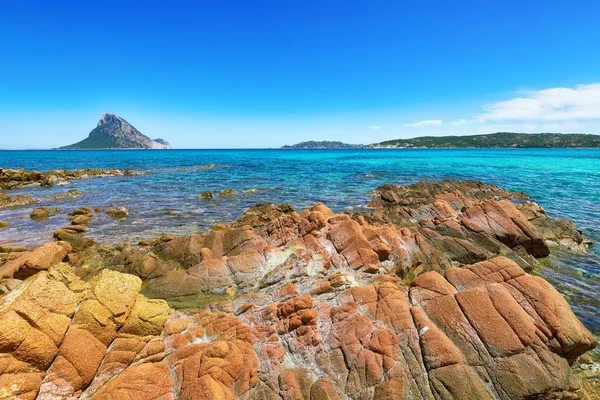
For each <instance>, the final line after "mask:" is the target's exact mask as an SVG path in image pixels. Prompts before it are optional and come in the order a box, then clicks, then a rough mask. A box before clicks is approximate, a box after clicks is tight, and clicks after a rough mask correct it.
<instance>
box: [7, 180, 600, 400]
mask: <svg viewBox="0 0 600 400" xmlns="http://www.w3.org/2000/svg"><path fill="white" fill-rule="evenodd" d="M515 196H517V197H520V198H525V195H522V194H516V195H515V194H513V193H509V192H505V191H503V190H502V189H500V188H498V187H496V186H491V185H483V184H481V183H478V182H452V181H447V182H437V183H421V184H417V185H413V186H409V187H405V188H400V187H394V186H384V187H382V188H380V189H379V190H377V191H376V192H375V194H374V199H373V202H372V207H373V208H372V211H371V212H369V213H360V214H356V215H352V216H351V215H346V214H334V213H333V212H332V211H331V210H330V209H329V208H327V207H326V206H325V205H323V204H316V205H314V206H312V207H310V208H308V209H306V210H303V211H301V212H296V211H295V210H294V209H293V208H292V207H290V206H287V205H273V204H266V203H264V204H259V205H256V206H254V207H252V208H250V209H249V210H248V211H247V212H246V213H244V215H242V216H241V217H240V218H239V219H238V220H237V221H235V222H234V223H233V224H231V225H228V226H216V227H214V228H213V229H212V230H211V231H209V232H207V233H203V234H192V235H189V236H186V237H174V236H170V235H165V236H163V237H161V238H159V239H156V240H153V241H149V242H143V243H142V244H140V245H139V246H130V245H122V244H119V245H109V244H95V243H93V242H91V243H89V244H87V245H83V246H79V247H75V246H73V245H72V243H70V242H69V238H65V240H63V241H57V242H54V243H49V244H46V245H44V246H42V247H40V248H38V249H34V250H32V251H28V250H27V249H23V248H15V247H7V248H4V249H3V248H1V247H0V252H2V251H4V250H7V251H6V252H4V253H3V254H5V255H3V256H1V257H0V290H2V292H4V293H5V294H4V295H0V398H2V396H4V398H20V399H34V398H38V399H57V398H61V399H70V398H81V399H134V398H135V399H236V398H239V399H306V400H320V399H361V400H362V399H404V398H405V399H413V398H417V399H420V398H422V399H465V398H469V399H470V398H473V399H475V398H477V399H479V398H481V399H486V398H489V399H521V398H523V399H524V398H585V396H587V395H588V394H587V393H586V392H585V391H584V390H583V389H581V388H580V386H579V382H578V377H577V376H576V375H575V374H574V373H573V369H572V368H571V366H572V365H573V363H575V362H576V360H577V358H578V357H579V356H581V355H582V354H584V353H585V352H587V351H588V350H590V349H593V348H594V347H595V346H596V338H595V337H594V336H593V335H592V334H591V333H590V332H589V331H588V330H587V329H586V328H585V327H584V326H583V325H582V323H581V322H580V321H579V320H578V319H577V317H576V316H575V315H574V314H573V312H572V311H571V309H570V307H569V305H568V304H567V302H566V301H565V300H564V299H563V297H562V296H561V295H560V294H559V293H558V292H557V291H556V290H555V289H554V288H552V287H551V285H549V284H548V283H547V282H546V281H545V280H543V279H542V278H539V277H536V276H532V275H529V274H528V273H527V272H526V269H530V268H531V267H532V265H535V264H536V262H537V261H536V260H537V259H538V258H540V257H544V256H546V255H547V254H548V252H549V247H548V245H547V242H548V241H552V240H554V239H557V238H556V235H555V237H550V236H551V234H550V233H549V232H560V235H561V237H560V238H561V239H562V240H563V242H564V243H565V244H566V245H568V246H571V245H572V244H573V243H578V242H580V243H579V244H578V245H583V244H584V243H583V241H584V239H583V237H582V236H581V237H580V236H577V235H575V236H574V237H572V238H570V240H571V241H570V242H567V241H565V240H566V239H567V238H566V236H567V233H565V232H567V231H564V230H559V229H557V230H553V229H552V228H551V227H552V224H559V223H560V222H556V221H554V222H553V221H552V220H551V219H547V217H546V219H547V220H546V219H544V218H542V216H541V214H540V213H539V212H538V213H530V214H528V213H529V212H530V210H532V209H536V208H532V206H531V205H528V206H527V208H526V210H527V212H521V211H520V210H519V207H518V206H515V205H514V204H513V203H512V202H511V201H510V200H511V199H513V198H514V197H515ZM523 204H525V203H523ZM536 210H537V209H536ZM538 211H539V210H538ZM534 215H535V217H534ZM543 215H545V214H543ZM542 220H543V224H542V223H541V222H540V221H542ZM538 226H542V227H547V228H549V229H547V230H544V232H546V233H544V234H542V233H540V229H539V228H538ZM82 234H84V233H82ZM547 236H548V237H547ZM561 243H562V242H561V240H557V241H556V244H557V245H560V244H561ZM0 293H1V292H0ZM165 300H166V301H165ZM11 396H12V397H11Z"/></svg>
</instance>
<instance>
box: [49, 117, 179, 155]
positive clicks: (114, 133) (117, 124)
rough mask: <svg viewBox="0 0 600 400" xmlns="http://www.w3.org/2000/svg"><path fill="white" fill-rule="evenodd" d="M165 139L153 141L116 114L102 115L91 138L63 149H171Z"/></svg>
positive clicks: (90, 135)
mask: <svg viewBox="0 0 600 400" xmlns="http://www.w3.org/2000/svg"><path fill="white" fill-rule="evenodd" d="M170 148H171V145H170V144H169V143H168V142H167V141H166V140H164V139H156V140H152V139H150V138H149V137H148V136H146V135H144V134H143V133H141V132H140V131H138V130H137V129H136V128H135V127H133V126H132V125H131V124H130V123H129V122H127V121H125V120H124V119H123V118H121V117H119V116H118V115H115V114H102V116H101V117H100V121H98V125H97V126H96V128H94V129H93V130H92V131H91V132H90V134H89V136H88V137H87V138H86V139H84V140H82V141H80V142H78V143H75V144H72V145H69V146H65V147H61V149H68V150H75V149H170Z"/></svg>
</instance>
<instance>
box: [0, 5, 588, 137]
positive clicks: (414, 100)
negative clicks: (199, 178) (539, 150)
mask: <svg viewBox="0 0 600 400" xmlns="http://www.w3.org/2000/svg"><path fill="white" fill-rule="evenodd" d="M2 8H3V10H2V11H3V12H2V13H1V14H0V38H2V39H0V44H1V45H2V47H1V49H2V62H1V63H0V148H8V149H18V148H54V147H59V146H64V145H68V144H71V143H74V142H77V141H79V140H81V139H83V138H85V137H86V136H87V134H88V133H89V132H90V131H91V130H92V129H93V128H94V127H95V126H96V123H97V121H98V119H99V118H100V116H101V115H102V114H103V113H115V114H117V115H119V116H121V117H123V118H124V119H126V120H127V121H129V122H130V123H131V124H132V125H134V126H135V127H136V128H138V129H139V130H140V131H141V132H142V133H144V134H145V135H147V136H149V137H151V138H158V137H161V138H163V139H166V140H167V141H169V142H170V143H171V144H172V145H173V147H175V148H254V147H257V148H265V147H279V146H282V145H285V144H294V143H298V142H302V141H308V140H318V141H320V140H330V141H342V142H346V143H375V142H380V141H384V140H389V139H398V138H410V137H417V136H425V135H432V136H442V135H467V134H479V133H491V132H497V131H511V132H531V133H533V132H563V133H570V132H578V133H600V69H598V65H600V53H599V52H597V51H593V48H592V47H590V44H592V43H595V42H596V41H597V40H598V39H599V38H600V24H598V23H597V21H596V19H597V15H599V14H600V4H599V3H597V2H592V1H588V0H585V1H581V2H576V3H571V4H569V5H568V9H566V8H565V6H564V3H563V2H559V1H546V2H541V1H532V2H527V4H523V3H522V2H517V1H512V0H511V1H504V2H499V1H484V0H472V1H466V2H461V4H460V5H457V4H450V3H448V2H438V1H429V2H419V4H402V3H400V2H393V1H384V0H377V1H365V0H363V1H349V2H348V1H345V2H341V1H332V2H327V4H323V2H317V1H304V2H275V1H256V2H252V5H249V4H248V3H246V2H239V1H237V2H236V1H223V2H218V4H217V3H212V2H211V3H206V4H200V3H192V2H189V3H187V2H170V3H169V4H168V5H167V6H165V5H164V4H163V3H161V2H156V1H149V2H144V3H138V4H134V3H133V2H132V3H127V4H121V3H119V2H115V1H104V2H94V4H93V5H92V4H85V3H81V2H61V4H60V5H58V4H50V3H47V2H41V1H29V2H13V3H10V4H4V5H3V7H2Z"/></svg>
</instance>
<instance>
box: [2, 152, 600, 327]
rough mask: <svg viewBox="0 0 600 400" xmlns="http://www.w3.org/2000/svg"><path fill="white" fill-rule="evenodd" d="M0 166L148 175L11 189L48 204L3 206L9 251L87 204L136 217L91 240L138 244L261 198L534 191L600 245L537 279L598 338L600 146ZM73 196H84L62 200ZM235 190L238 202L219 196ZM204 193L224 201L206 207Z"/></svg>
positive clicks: (165, 155)
mask: <svg viewBox="0 0 600 400" xmlns="http://www.w3.org/2000/svg"><path fill="white" fill-rule="evenodd" d="M207 166H209V167H207ZM0 168H26V169H30V170H37V171H47V170H53V169H78V168H102V169H112V168H117V169H121V170H125V169H130V170H136V171H145V172H146V173H145V174H144V175H140V176H131V177H104V178H93V179H81V180H74V181H70V182H64V184H63V185H58V186H55V187H52V188H40V187H30V188H21V189H15V190H9V191H6V192H7V193H8V194H9V195H14V194H29V195H33V196H35V197H36V198H39V199H40V202H39V203H38V204H36V205H34V206H27V207H17V208H10V209H3V210H0V221H9V222H11V224H12V225H11V226H10V227H9V228H8V229H5V230H0V243H14V244H21V245H26V246H35V245H39V244H41V243H45V242H47V241H50V240H52V232H53V231H54V230H55V229H57V228H59V227H61V226H64V225H66V224H67V221H66V219H65V213H66V212H68V211H71V210H73V209H75V208H78V207H80V206H90V207H100V208H102V209H107V208H113V207H126V208H127V209H128V210H129V217H128V218H127V219H125V220H115V219H112V218H109V217H107V216H104V217H101V218H95V219H94V221H93V222H92V223H91V224H90V232H89V235H88V236H89V237H92V238H94V239H96V240H98V241H104V242H114V243H116V242H130V243H135V242H137V241H139V240H140V239H152V238H155V237H157V236H159V235H161V234H164V233H170V234H175V235H186V234H189V233H192V232H201V231H204V230H206V229H207V228H208V227H210V226H212V225H215V224H225V223H228V222H231V221H233V220H235V219H236V218H237V217H238V216H239V215H240V214H241V213H242V212H243V211H244V210H245V209H247V208H248V207H250V206H251V205H253V204H256V203H259V202H271V203H289V204H290V205H292V206H293V207H295V208H296V209H302V208H305V207H308V206H310V205H311V204H314V203H316V202H322V203H325V204H326V205H327V206H329V207H330V208H331V209H332V210H334V211H336V212H344V211H351V210H358V209H361V208H365V207H367V204H368V202H369V199H370V193H371V192H372V191H373V189H375V188H377V187H378V186H380V185H382V184H385V183H391V184H397V185H408V184H411V183H415V182H417V181H420V180H429V181H431V180H440V179H476V180H481V181H483V182H486V183H494V184H497V185H500V186H502V187H504V188H507V189H510V190H515V191H524V192H527V193H529V194H530V195H531V197H532V198H533V200H534V201H536V202H538V203H539V204H540V205H541V206H542V207H544V209H545V210H546V212H547V214H548V215H549V216H550V217H552V218H567V219H570V220H572V221H574V222H575V223H576V225H577V227H578V228H579V229H581V230H582V231H583V232H584V233H585V235H587V236H588V237H589V238H590V239H591V240H592V242H594V243H596V245H595V246H592V247H591V249H590V253H589V254H572V253H569V252H564V251H554V252H553V254H552V255H551V257H550V262H549V263H548V265H545V266H544V267H541V268H539V269H538V270H536V272H535V273H537V274H539V275H541V276H543V277H544V278H546V279H547V280H548V281H550V282H551V283H552V284H553V285H554V286H555V287H556V288H557V289H558V290H559V291H560V292H561V293H562V294H563V295H564V296H565V297H566V298H567V299H568V300H569V302H570V304H571V306H572V307H573V309H574V311H575V313H576V314H577V315H578V316H579V317H580V318H581V319H582V320H583V322H584V324H585V325H586V326H587V327H588V328H589V329H591V330H592V331H593V332H594V333H595V334H596V336H599V337H600V311H599V310H600V149H352V150H283V149H262V150H258V149H252V150H168V151H165V150H161V151H152V150H114V151H112V150H100V151H91V150H90V151H57V150H49V151H41V150H40V151H0ZM71 188H76V189H78V190H80V191H81V192H82V195H81V196H80V197H79V198H77V199H74V200H62V201H57V200H54V199H53V196H54V194H56V193H59V192H64V191H66V190H68V189H71ZM226 189H233V190H235V191H236V192H237V194H236V195H234V196H219V195H218V193H219V192H220V191H223V190H226ZM206 191H211V192H213V193H214V195H215V196H214V199H212V200H204V199H201V198H200V194H201V193H202V192H206ZM44 205H47V206H52V207H60V208H62V210H61V212H60V213H57V214H56V215H54V216H52V217H51V218H50V219H49V220H47V221H33V220H31V219H30V218H29V213H30V212H31V210H32V209H33V208H34V207H37V206H44Z"/></svg>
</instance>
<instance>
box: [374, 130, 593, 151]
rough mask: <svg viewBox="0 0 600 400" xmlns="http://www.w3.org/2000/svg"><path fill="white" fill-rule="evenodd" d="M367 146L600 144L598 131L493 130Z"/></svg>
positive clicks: (513, 146) (570, 146)
mask: <svg viewBox="0 0 600 400" xmlns="http://www.w3.org/2000/svg"><path fill="white" fill-rule="evenodd" d="M367 147H370V148H493V149H496V148H577V147H578V148H585V147H600V135H591V134H581V133H513V132H497V133H490V134H485V135H470V136H423V137H417V138H413V139H395V140H386V141H385V142H381V143H375V144H371V145H368V146H367Z"/></svg>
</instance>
